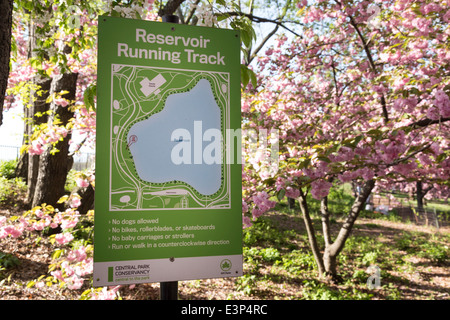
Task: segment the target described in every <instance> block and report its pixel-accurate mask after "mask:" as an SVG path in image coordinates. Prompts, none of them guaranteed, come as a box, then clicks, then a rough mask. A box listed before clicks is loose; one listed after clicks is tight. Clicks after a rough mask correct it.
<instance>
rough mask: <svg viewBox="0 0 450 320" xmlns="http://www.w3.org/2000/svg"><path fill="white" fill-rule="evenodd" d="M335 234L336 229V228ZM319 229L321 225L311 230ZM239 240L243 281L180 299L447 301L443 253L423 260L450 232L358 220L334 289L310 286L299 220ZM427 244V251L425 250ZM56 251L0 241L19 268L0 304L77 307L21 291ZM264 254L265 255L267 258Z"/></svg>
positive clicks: (145, 291)
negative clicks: (370, 282) (374, 285)
mask: <svg viewBox="0 0 450 320" xmlns="http://www.w3.org/2000/svg"><path fill="white" fill-rule="evenodd" d="M22 212H23V211H22V209H21V208H20V205H19V206H17V204H16V206H14V205H2V207H1V208H0V215H4V216H12V215H19V214H21V213H22ZM338 226H339V221H336V223H335V227H336V228H337V227H338ZM316 227H317V228H320V225H316ZM254 228H255V229H254V230H252V231H251V233H248V234H247V235H246V236H245V237H244V246H245V249H244V253H245V255H244V273H245V275H244V277H241V278H224V279H204V280H192V281H180V282H179V298H180V299H183V300H198V299H201V300H209V299H218V300H225V299H236V300H240V299H246V300H267V299H270V300H272V299H402V300H409V299H413V300H414V299H437V300H441V299H443V300H448V299H449V298H450V294H449V292H450V268H449V261H448V253H444V258H443V259H442V255H441V256H440V257H441V258H440V259H438V260H436V259H433V257H434V256H432V255H430V254H428V253H427V252H424V250H426V248H431V247H432V243H433V242H436V243H437V244H439V246H440V247H439V248H441V249H442V248H447V249H448V246H449V239H450V228H449V227H444V228H441V229H440V230H439V233H437V230H436V228H434V227H431V226H418V225H415V224H413V223H405V222H399V221H389V220H387V219H373V218H370V219H369V218H361V219H358V220H357V222H356V225H355V228H354V231H353V234H352V237H351V238H350V239H349V241H348V243H347V245H346V249H344V252H343V253H342V254H341V258H340V274H342V275H343V277H344V282H343V283H341V284H338V285H333V284H325V283H322V282H321V281H319V280H317V277H316V271H315V268H314V265H313V263H311V259H310V258H311V256H310V255H309V253H308V248H307V242H306V238H305V236H304V234H305V232H304V226H303V222H302V220H301V218H300V216H298V215H296V214H293V213H292V212H286V211H284V212H283V211H274V212H272V213H270V214H269V215H268V216H267V217H266V218H264V219H262V220H261V223H260V224H255V226H254ZM427 244H430V246H428V247H427ZM54 249H55V248H54V247H52V245H51V244H50V243H49V241H48V240H47V239H46V238H45V237H41V235H40V234H38V233H30V234H29V235H28V236H26V237H24V236H22V237H20V238H18V239H10V238H8V239H3V240H1V241H0V253H4V254H11V255H12V256H15V257H16V258H17V259H18V261H19V262H20V263H19V264H18V265H16V266H14V267H8V268H7V269H6V270H4V271H0V299H2V300H25V299H33V300H36V299H52V300H65V299H69V300H70V299H78V297H79V296H80V294H81V292H82V291H84V290H85V289H86V288H88V286H87V284H86V286H85V287H83V288H82V289H80V290H76V291H75V290H68V289H61V288H59V287H57V286H51V287H47V286H44V287H41V288H38V287H32V288H28V287H27V283H28V282H29V281H31V280H35V279H37V278H38V277H39V276H41V275H47V272H48V266H49V264H50V263H51V255H52V252H53V250H54ZM269 253H270V254H269ZM369 264H377V265H379V266H380V269H381V285H382V287H381V288H379V289H372V290H370V289H368V288H367V285H366V280H367V277H368V274H367V273H365V272H364V270H366V269H367V267H368V265H369ZM120 295H121V297H122V299H126V300H146V299H148V300H157V299H159V284H158V283H154V284H140V285H136V286H131V287H130V286H124V287H123V288H122V289H121V290H120Z"/></svg>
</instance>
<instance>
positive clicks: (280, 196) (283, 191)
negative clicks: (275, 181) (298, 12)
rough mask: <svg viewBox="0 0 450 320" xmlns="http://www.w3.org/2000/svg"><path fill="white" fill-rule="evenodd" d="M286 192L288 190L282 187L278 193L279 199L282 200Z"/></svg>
mask: <svg viewBox="0 0 450 320" xmlns="http://www.w3.org/2000/svg"><path fill="white" fill-rule="evenodd" d="M285 194H286V190H284V189H281V190H280V191H279V192H278V193H277V199H278V200H279V201H281V199H283V198H284V196H285Z"/></svg>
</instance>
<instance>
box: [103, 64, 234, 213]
mask: <svg viewBox="0 0 450 320" xmlns="http://www.w3.org/2000/svg"><path fill="white" fill-rule="evenodd" d="M229 79H230V75H229V73H225V72H209V71H196V70H180V69H168V68H157V67H141V66H130V65H122V64H113V65H112V83H111V88H112V89H111V101H112V106H111V133H110V143H111V146H110V150H111V158H110V159H111V166H110V168H111V169H110V175H111V182H110V192H109V204H110V210H111V211H122V210H139V211H146V210H164V209H167V210H170V209H179V208H185V209H190V208H192V209H202V208H204V209H221V208H223V209H228V208H230V181H229V175H230V168H229V164H227V163H226V161H225V152H224V145H225V144H226V141H224V139H226V135H225V134H224V132H225V130H226V129H227V128H228V127H229V106H230V93H229V91H230V80H229Z"/></svg>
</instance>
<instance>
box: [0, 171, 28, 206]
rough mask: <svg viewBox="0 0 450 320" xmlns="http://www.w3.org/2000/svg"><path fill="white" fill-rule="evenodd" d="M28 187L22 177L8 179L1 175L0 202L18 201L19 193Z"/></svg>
mask: <svg viewBox="0 0 450 320" xmlns="http://www.w3.org/2000/svg"><path fill="white" fill-rule="evenodd" d="M25 189H26V185H25V183H24V182H23V181H22V179H19V178H14V179H6V178H4V177H0V203H2V202H10V203H14V202H17V201H18V198H17V195H18V194H20V192H21V191H23V190H25Z"/></svg>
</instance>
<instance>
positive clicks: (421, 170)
mask: <svg viewBox="0 0 450 320" xmlns="http://www.w3.org/2000/svg"><path fill="white" fill-rule="evenodd" d="M297 5H298V7H299V12H298V14H299V15H300V16H301V22H302V24H303V26H302V27H300V29H301V30H300V31H299V30H298V29H296V31H297V33H299V34H301V37H295V38H291V39H288V38H287V37H286V36H284V37H280V38H279V39H278V41H277V43H276V44H275V45H274V46H273V47H272V48H270V49H269V50H267V51H266V55H265V56H261V57H260V58H259V61H258V62H259V64H258V69H257V74H258V75H259V78H258V86H257V87H256V88H252V87H251V86H250V87H248V88H247V93H246V97H245V100H244V101H243V113H244V117H245V120H246V121H244V124H246V126H247V128H248V129H250V128H253V129H254V128H259V129H260V130H261V129H265V130H269V129H270V128H278V130H279V137H280V163H279V168H278V171H275V172H274V171H273V170H272V171H270V170H264V168H268V167H269V166H270V163H267V161H265V158H264V157H261V156H260V155H258V157H255V154H249V153H248V154H246V156H247V160H248V162H247V165H246V168H245V169H246V175H245V180H244V182H245V184H246V187H245V188H246V189H247V190H251V191H250V192H247V193H245V194H246V195H247V197H246V199H245V200H246V203H245V204H244V208H249V214H250V216H252V217H253V218H257V217H258V216H260V215H261V214H263V213H264V211H266V210H268V209H269V208H270V203H269V205H267V201H266V202H264V201H262V200H261V196H259V197H255V196H254V195H255V193H256V192H258V190H259V191H260V192H262V190H264V192H265V193H266V194H267V195H264V198H265V199H268V196H269V194H272V195H276V196H277V197H278V198H279V199H281V198H283V197H284V196H288V197H295V198H298V200H299V203H300V208H301V211H302V214H303V218H304V223H305V226H306V230H307V233H308V238H309V243H310V247H311V249H312V251H313V253H314V257H315V259H316V264H317V266H318V271H319V273H320V274H321V275H324V274H325V275H328V276H330V277H331V278H332V279H334V280H336V279H338V270H337V258H338V255H339V253H340V252H341V250H342V249H343V248H344V245H345V241H346V239H347V238H348V237H349V235H350V233H351V230H352V227H353V225H354V223H355V221H356V219H357V218H358V215H359V214H360V212H361V211H362V209H363V208H364V204H365V201H366V200H367V198H368V196H369V194H370V193H371V192H372V191H375V190H376V189H378V188H386V187H387V186H392V185H393V184H394V183H400V182H405V181H406V182H407V181H410V182H414V181H418V179H423V181H425V180H428V181H432V182H433V183H435V184H437V185H440V186H442V187H443V189H444V190H446V192H447V193H448V180H449V178H450V171H449V169H450V162H449V158H448V155H449V149H448V146H449V138H450V137H449V132H450V130H449V128H448V123H449V122H448V121H449V120H450V118H449V117H450V99H449V94H450V75H449V73H448V70H449V64H450V59H449V58H450V54H449V52H450V46H449V41H448V37H449V31H450V27H449V22H450V10H449V8H448V6H447V1H423V2H421V3H417V2H411V1H400V2H399V1H383V2H382V3H381V2H379V3H378V4H377V8H375V7H373V6H372V7H369V2H367V1H326V2H324V1H319V2H309V1H299V2H298V3H297ZM370 8H372V10H371V9H370ZM374 10H375V11H376V13H377V14H376V15H372V13H374V12H375V11H374ZM266 152H267V156H266V159H267V158H268V153H269V150H266ZM255 164H256V166H255ZM354 180H357V181H359V184H360V185H361V186H362V192H360V193H359V194H358V196H357V197H356V198H355V201H354V203H353V205H352V207H351V209H350V211H349V212H348V213H347V215H346V217H344V219H343V223H342V226H341V229H340V231H339V232H338V234H337V235H336V236H335V237H334V238H333V236H332V234H331V232H330V223H329V221H330V215H331V214H332V213H330V212H329V209H328V201H327V195H328V193H329V190H330V189H331V188H332V187H334V186H337V185H339V184H342V183H348V182H351V181H354ZM258 183H259V185H258ZM308 193H310V194H311V195H312V197H313V198H315V199H318V200H320V201H321V210H320V215H321V224H322V235H323V239H324V244H323V247H322V248H321V247H320V245H319V243H318V240H317V231H316V230H315V229H314V226H313V220H312V219H311V212H310V210H309V207H310V206H309V203H308V198H307V194H308ZM261 203H262V204H263V205H261ZM247 222H248V223H250V221H249V219H248V218H247Z"/></svg>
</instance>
